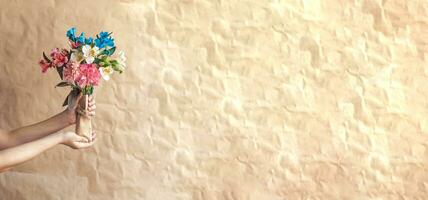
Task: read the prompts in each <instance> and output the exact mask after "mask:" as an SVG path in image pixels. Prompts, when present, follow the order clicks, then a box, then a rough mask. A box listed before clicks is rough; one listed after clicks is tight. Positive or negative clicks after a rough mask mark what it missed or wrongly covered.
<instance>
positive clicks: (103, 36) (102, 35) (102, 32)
mask: <svg viewBox="0 0 428 200" xmlns="http://www.w3.org/2000/svg"><path fill="white" fill-rule="evenodd" d="M106 37H108V33H107V32H105V31H101V33H100V38H106Z"/></svg>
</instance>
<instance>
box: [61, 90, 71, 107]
mask: <svg viewBox="0 0 428 200" xmlns="http://www.w3.org/2000/svg"><path fill="white" fill-rule="evenodd" d="M70 95H71V92H70V93H69V94H68V95H67V97H65V100H64V103H62V106H66V105H68V97H69V96H70Z"/></svg>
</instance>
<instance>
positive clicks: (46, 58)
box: [43, 52, 51, 62]
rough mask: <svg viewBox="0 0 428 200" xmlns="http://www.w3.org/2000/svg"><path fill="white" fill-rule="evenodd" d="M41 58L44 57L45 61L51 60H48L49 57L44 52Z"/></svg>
mask: <svg viewBox="0 0 428 200" xmlns="http://www.w3.org/2000/svg"><path fill="white" fill-rule="evenodd" d="M43 58H44V59H45V60H46V61H47V62H51V60H49V58H48V57H47V56H46V54H45V52H43Z"/></svg>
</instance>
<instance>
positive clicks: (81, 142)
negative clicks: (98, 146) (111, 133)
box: [62, 132, 97, 149]
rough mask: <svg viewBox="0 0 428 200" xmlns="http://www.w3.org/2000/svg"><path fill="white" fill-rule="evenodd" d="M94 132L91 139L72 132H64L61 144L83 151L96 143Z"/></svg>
mask: <svg viewBox="0 0 428 200" xmlns="http://www.w3.org/2000/svg"><path fill="white" fill-rule="evenodd" d="M96 136H97V134H95V132H93V133H92V137H91V138H90V139H88V138H86V137H83V136H80V135H77V134H76V133H74V132H65V133H63V142H62V144H64V145H66V146H69V147H70V148H73V149H83V148H88V147H90V146H92V145H93V144H94V143H95V141H96Z"/></svg>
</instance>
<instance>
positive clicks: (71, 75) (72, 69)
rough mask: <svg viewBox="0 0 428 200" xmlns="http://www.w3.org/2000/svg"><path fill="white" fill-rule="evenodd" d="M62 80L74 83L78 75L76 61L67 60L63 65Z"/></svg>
mask: <svg viewBox="0 0 428 200" xmlns="http://www.w3.org/2000/svg"><path fill="white" fill-rule="evenodd" d="M62 74H63V77H64V80H65V81H67V82H69V83H74V81H75V80H76V79H77V77H78V76H79V63H77V62H69V63H67V65H66V66H65V67H64V70H63V72H62Z"/></svg>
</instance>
